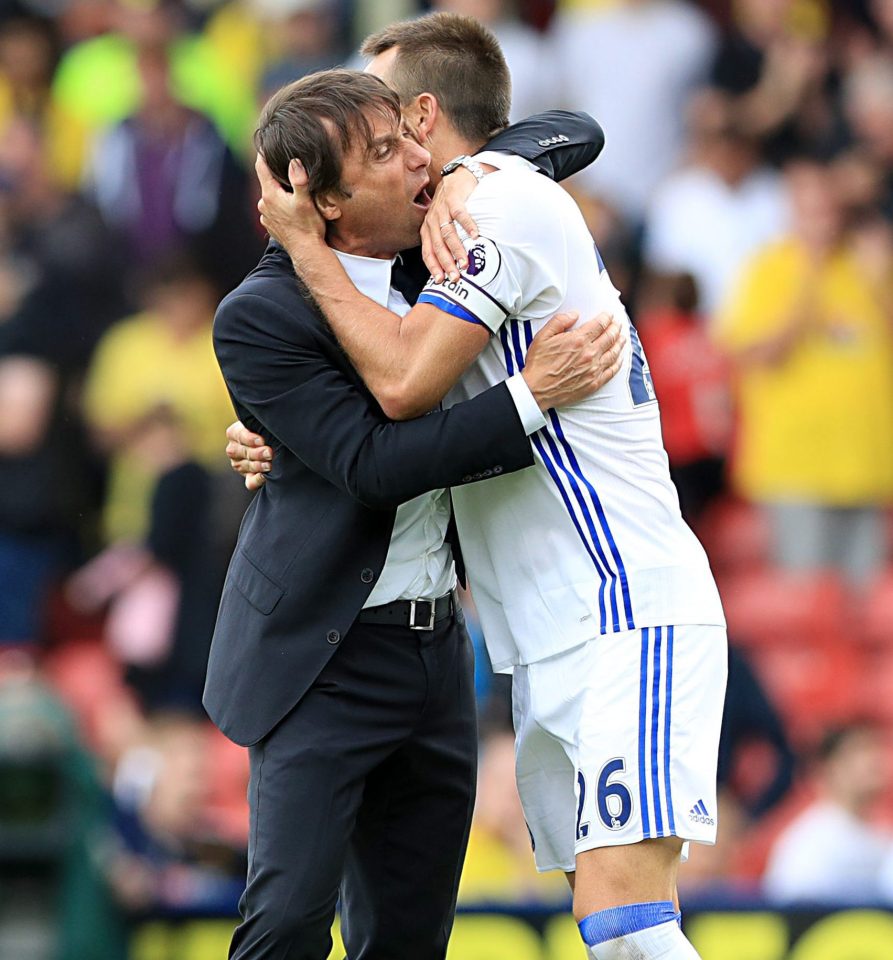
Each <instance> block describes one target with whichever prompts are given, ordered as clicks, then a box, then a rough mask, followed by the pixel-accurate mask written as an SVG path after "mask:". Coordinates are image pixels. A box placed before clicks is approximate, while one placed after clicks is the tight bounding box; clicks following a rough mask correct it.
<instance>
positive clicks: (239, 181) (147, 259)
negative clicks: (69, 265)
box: [86, 45, 258, 290]
mask: <svg viewBox="0 0 893 960" xmlns="http://www.w3.org/2000/svg"><path fill="white" fill-rule="evenodd" d="M136 66H137V69H138V72H139V80H140V86H141V101H140V105H139V107H138V108H137V110H136V111H135V112H134V113H132V114H131V115H130V116H128V117H126V118H125V119H124V120H121V121H120V122H119V123H117V124H115V125H114V126H112V127H109V128H108V129H106V130H105V131H104V132H103V133H102V134H100V135H99V136H98V137H97V138H96V141H95V144H94V146H93V149H92V151H91V158H90V161H89V163H88V168H87V171H86V176H87V178H88V182H89V184H90V194H91V196H93V197H94V198H95V202H96V204H97V206H98V207H99V210H100V211H101V213H102V215H103V218H104V219H105V221H106V223H107V224H108V226H109V228H110V229H111V230H112V231H113V232H114V233H115V235H116V237H117V238H118V239H119V241H120V242H121V244H122V247H123V251H124V252H125V254H126V256H127V258H128V261H129V262H130V263H131V264H133V265H136V266H142V267H146V266H149V265H151V264H152V263H153V262H154V261H156V260H158V259H159V258H161V257H163V256H164V255H165V254H166V252H167V251H169V250H170V249H172V248H176V247H184V248H185V247H188V248H189V249H190V250H191V251H192V253H193V254H194V255H195V256H196V257H197V258H199V259H200V261H201V263H202V265H203V266H204V268H205V270H206V271H207V272H208V273H209V274H210V275H211V276H212V277H213V279H214V280H215V282H216V283H217V284H218V285H219V288H220V289H221V290H228V289H230V288H231V287H232V286H234V285H235V284H236V283H238V282H239V280H240V279H241V278H242V277H243V276H244V274H245V273H246V272H247V271H248V270H249V269H250V268H251V266H252V264H253V262H254V260H255V257H256V254H257V253H258V243H257V239H256V236H255V234H254V232H253V230H252V229H251V226H250V220H249V217H248V213H249V208H248V204H247V202H246V197H247V183H246V174H245V171H244V170H243V169H242V168H240V167H239V165H238V164H237V163H236V161H235V158H234V157H233V155H232V153H231V152H230V150H229V148H228V147H227V145H226V144H225V143H224V141H223V140H222V138H221V137H220V135H219V134H218V132H217V130H216V129H215V127H214V125H213V124H212V123H211V122H210V120H208V119H207V118H206V117H204V116H203V115H201V114H199V113H197V112H195V111H194V110H191V109H189V108H187V107H186V106H184V104H182V103H181V102H180V101H178V100H177V99H176V98H175V96H174V94H173V90H172V85H171V62H170V57H169V53H168V52H167V50H166V49H165V48H164V47H162V46H160V45H159V46H152V47H146V48H143V49H141V50H140V51H139V52H138V54H137V60H136Z"/></svg>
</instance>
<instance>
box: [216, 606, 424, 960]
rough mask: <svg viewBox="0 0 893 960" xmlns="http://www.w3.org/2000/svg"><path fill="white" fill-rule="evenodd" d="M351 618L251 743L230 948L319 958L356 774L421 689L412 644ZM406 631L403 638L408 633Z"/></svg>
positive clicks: (390, 737)
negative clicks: (271, 724)
mask: <svg viewBox="0 0 893 960" xmlns="http://www.w3.org/2000/svg"><path fill="white" fill-rule="evenodd" d="M382 629H384V628H380V627H373V626H370V625H364V624H360V625H355V626H354V627H353V628H352V629H351V631H350V632H349V633H348V634H347V636H345V637H344V639H343V640H342V641H341V645H340V647H339V649H338V651H337V653H336V655H335V656H333V658H332V659H331V660H330V661H329V663H328V665H327V666H326V667H325V669H324V670H323V671H322V673H321V674H320V676H319V677H318V678H317V680H316V682H315V683H314V684H313V686H312V687H311V688H310V690H309V691H308V692H307V694H306V695H305V696H304V698H303V699H302V700H301V702H300V703H299V704H298V706H297V707H296V708H295V709H294V710H293V711H292V712H291V713H290V714H289V715H288V716H287V717H286V718H285V719H284V720H283V721H282V722H281V723H280V724H279V725H278V726H277V727H276V728H275V729H274V730H273V731H272V732H271V733H270V734H269V735H268V736H267V737H266V738H265V739H264V740H263V741H262V742H261V743H260V744H258V745H257V746H255V747H252V748H251V749H250V755H251V781H250V787H249V801H250V806H251V824H250V828H251V833H250V837H249V852H248V855H249V868H248V884H247V887H246V890H245V894H244V896H243V897H242V900H241V902H240V911H241V913H242V918H243V919H242V923H241V924H240V926H239V927H238V928H237V930H236V932H235V934H234V936H233V941H232V945H231V948H230V957H231V958H232V960H326V958H327V957H328V955H329V952H330V951H331V946H332V942H331V936H330V931H331V927H332V923H333V920H334V916H335V907H336V903H337V899H338V892H339V885H340V883H341V879H342V875H343V871H344V861H345V856H346V850H347V846H348V843H349V840H350V837H351V835H352V833H353V831H354V829H355V822H356V818H357V816H358V814H359V811H360V809H361V805H362V800H363V791H364V785H365V782H366V780H367V778H368V776H369V775H370V774H371V772H372V771H374V770H375V769H376V767H378V766H379V765H380V764H381V763H382V762H383V761H384V760H385V759H386V757H387V756H388V755H390V753H392V752H393V750H394V749H396V747H398V746H399V744H400V743H401V742H403V740H405V738H406V736H407V735H408V733H409V732H410V731H411V729H412V726H413V723H414V721H415V717H416V716H417V714H418V711H419V710H420V709H421V706H422V703H423V700H424V689H423V681H424V676H423V672H422V671H421V669H420V668H419V667H418V665H417V664H416V663H415V662H414V661H413V658H412V651H411V650H410V649H409V648H408V647H407V648H406V649H402V648H401V649H397V645H396V644H390V645H386V644H382V643H380V642H378V641H379V638H378V636H377V635H376V632H377V631H380V630H382ZM407 634H408V631H404V632H403V637H402V639H408V637H407V636H406V635H407Z"/></svg>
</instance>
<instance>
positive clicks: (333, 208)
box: [313, 191, 344, 220]
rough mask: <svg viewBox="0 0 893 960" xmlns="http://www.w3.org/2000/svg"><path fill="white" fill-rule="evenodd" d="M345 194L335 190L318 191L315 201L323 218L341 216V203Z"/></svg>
mask: <svg viewBox="0 0 893 960" xmlns="http://www.w3.org/2000/svg"><path fill="white" fill-rule="evenodd" d="M343 200H344V196H343V195H342V194H340V193H337V192H335V191H333V192H331V193H318V194H317V195H316V196H315V197H314V198H313V202H314V203H315V204H316V209H317V210H318V211H319V215H320V216H321V217H322V218H323V220H338V219H339V218H340V217H341V213H342V208H341V203H342V201H343Z"/></svg>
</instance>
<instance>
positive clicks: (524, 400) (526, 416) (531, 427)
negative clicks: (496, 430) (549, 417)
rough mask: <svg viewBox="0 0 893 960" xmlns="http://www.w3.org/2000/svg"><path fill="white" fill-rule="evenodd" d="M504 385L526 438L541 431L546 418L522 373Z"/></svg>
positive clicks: (510, 378) (509, 379)
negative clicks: (512, 401) (510, 396)
mask: <svg viewBox="0 0 893 960" xmlns="http://www.w3.org/2000/svg"><path fill="white" fill-rule="evenodd" d="M505 383H506V386H507V387H508V388H509V393H510V394H511V395H512V400H514V402H515V409H516V410H517V411H518V417H519V418H520V420H521V425H522V426H523V427H524V432H525V433H526V434H527V436H528V437H529V436H530V435H531V434H533V433H536V432H537V430H542V429H543V427H545V426H546V418H545V417H544V416H543V409H542V407H541V405H540V402H539V400H537V398H536V396H535V395H534V393H533V391H532V390H531V389H530V384H529V383H528V382H527V380H526V378H525V377H524V373H523V372H522V373H516V374H515V375H514V376H513V377H509V378H508V380H506V382H505ZM547 409H548V408H547Z"/></svg>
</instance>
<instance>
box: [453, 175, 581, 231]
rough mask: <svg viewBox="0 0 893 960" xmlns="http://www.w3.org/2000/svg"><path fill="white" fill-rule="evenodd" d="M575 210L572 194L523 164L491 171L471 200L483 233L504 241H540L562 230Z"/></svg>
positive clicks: (474, 215) (470, 206) (471, 209)
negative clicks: (525, 167)
mask: <svg viewBox="0 0 893 960" xmlns="http://www.w3.org/2000/svg"><path fill="white" fill-rule="evenodd" d="M574 209H575V204H574V202H573V200H572V199H571V197H570V195H569V194H568V193H567V192H566V191H565V190H564V189H563V188H562V187H561V186H559V185H558V184H557V183H555V182H554V181H553V180H550V179H549V178H548V177H546V176H544V175H543V174H542V173H539V172H535V171H533V170H527V169H523V168H519V167H510V168H507V169H505V170H496V171H495V172H493V173H490V174H488V175H487V176H486V177H485V178H484V180H483V181H482V182H481V183H480V184H479V185H478V186H477V188H476V189H475V191H474V193H472V195H471V197H470V198H469V200H468V212H469V213H470V214H471V216H472V217H473V218H474V220H475V222H476V223H477V225H478V229H479V230H480V232H481V233H482V234H485V235H487V236H492V237H493V238H494V239H500V240H502V241H503V242H511V241H517V242H528V241H530V240H537V239H539V240H540V241H542V240H544V239H545V238H547V237H548V236H549V235H551V234H553V233H556V232H560V230H561V229H562V226H563V222H564V218H565V217H566V216H568V215H569V214H570V213H571V212H572V211H573V210H574Z"/></svg>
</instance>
